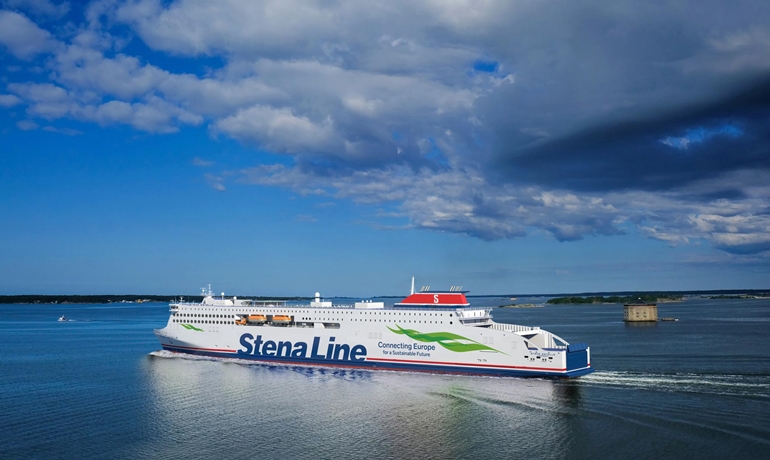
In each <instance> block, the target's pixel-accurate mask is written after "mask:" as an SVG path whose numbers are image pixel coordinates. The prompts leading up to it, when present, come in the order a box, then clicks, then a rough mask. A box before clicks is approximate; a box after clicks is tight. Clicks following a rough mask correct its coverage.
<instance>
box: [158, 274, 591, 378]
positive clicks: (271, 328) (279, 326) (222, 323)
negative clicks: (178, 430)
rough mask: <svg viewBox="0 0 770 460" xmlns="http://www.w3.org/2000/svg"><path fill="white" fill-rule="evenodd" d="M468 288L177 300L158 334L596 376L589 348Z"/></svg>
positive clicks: (217, 343)
mask: <svg viewBox="0 0 770 460" xmlns="http://www.w3.org/2000/svg"><path fill="white" fill-rule="evenodd" d="M467 292H468V291H463V290H462V288H461V287H452V288H451V289H450V290H448V291H434V290H430V287H429V286H425V287H423V288H422V289H421V290H420V291H419V292H415V290H414V279H412V288H411V293H410V294H409V296H407V297H406V298H405V299H403V300H402V301H401V302H398V303H395V304H394V305H392V306H385V304H384V302H374V301H361V302H356V303H355V304H353V305H334V304H333V303H332V302H331V301H327V300H323V299H321V296H320V294H319V293H316V295H315V299H314V300H312V301H311V302H310V303H309V305H308V304H305V305H296V304H290V303H289V302H286V301H280V300H252V299H238V298H237V297H225V295H224V293H222V295H220V296H214V295H213V293H212V292H211V287H210V286H209V288H208V290H206V289H203V292H202V294H203V300H202V301H201V302H200V303H197V302H184V301H179V302H172V303H170V304H169V309H170V312H171V314H170V317H169V319H168V323H167V324H166V327H164V328H163V329H156V330H155V335H156V336H157V337H158V339H159V340H160V343H161V345H162V347H163V349H164V350H168V351H171V352H176V353H187V354H193V355H202V356H211V357H223V358H237V359H248V360H254V361H260V362H265V363H276V364H301V365H311V366H333V367H347V368H366V369H382V370H398V371H423V372H433V373H457V374H476V375H496V376H512V377H578V376H581V375H585V374H588V373H591V372H593V369H592V367H591V350H590V348H589V347H588V346H587V345H586V344H584V343H575V344H569V343H567V342H566V341H565V340H564V339H562V338H560V337H559V336H557V335H555V334H553V333H551V332H548V331H545V330H543V329H540V328H539V327H533V326H520V325H515V324H502V323H496V322H494V321H493V320H492V315H491V313H492V309H491V308H488V307H472V306H471V305H470V303H469V302H468V300H467V299H466V296H465V294H467Z"/></svg>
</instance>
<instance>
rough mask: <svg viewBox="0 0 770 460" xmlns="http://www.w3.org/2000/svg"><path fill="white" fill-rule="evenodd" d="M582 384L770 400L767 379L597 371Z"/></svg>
mask: <svg viewBox="0 0 770 460" xmlns="http://www.w3.org/2000/svg"><path fill="white" fill-rule="evenodd" d="M580 381H581V382H583V383H587V384H589V385H596V386H603V387H619V388H634V389H649V390H654V391H663V392H677V393H711V394H719V395H731V396H743V397H753V398H760V399H765V400H768V399H770V376H766V375H734V374H691V373H674V374H645V373H637V372H615V371H597V372H594V373H593V374H590V375H587V376H584V377H582V378H581V379H580Z"/></svg>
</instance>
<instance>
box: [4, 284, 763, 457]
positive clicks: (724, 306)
mask: <svg viewBox="0 0 770 460" xmlns="http://www.w3.org/2000/svg"><path fill="white" fill-rule="evenodd" d="M387 300H391V301H392V299H386V302H387ZM544 300H545V299H520V300H519V302H535V303H540V302H543V301H544ZM471 303H472V304H474V305H479V306H480V305H487V306H497V305H501V304H507V303H510V301H509V300H508V299H505V298H494V297H488V298H472V299H471ZM658 308H659V316H661V317H676V318H679V321H678V322H659V323H652V324H647V325H631V324H625V323H623V321H622V318H623V309H622V307H621V306H619V305H580V306H546V307H543V308H529V309H526V308H522V309H506V308H496V309H494V311H493V315H494V318H495V320H496V321H498V322H510V323H517V324H526V325H537V326H541V327H543V328H544V329H546V330H549V331H551V332H554V333H555V334H557V335H559V336H561V337H563V338H564V339H566V340H567V341H569V342H586V343H588V344H589V345H590V346H591V356H592V359H591V361H592V364H593V366H594V368H595V369H596V372H595V373H593V374H591V375H588V376H585V377H581V378H578V379H574V380H547V379H516V378H495V377H466V376H451V375H434V374H424V373H401V372H388V371H364V370H362V371H356V370H334V369H328V368H324V369H320V368H313V367H302V366H275V365H263V364H255V363H253V362H247V361H241V360H230V359H209V358H198V357H182V356H180V355H176V354H172V353H168V352H164V351H160V350H159V349H160V346H159V344H158V342H157V340H156V339H155V337H154V335H153V333H152V329H153V328H160V327H163V325H164V324H165V323H166V320H167V318H168V305H167V304H161V303H149V304H110V305H72V304H70V305H0V458H68V459H69V458H126V459H135V458H161V459H162V458H208V459H216V458H249V459H262V458H266V459H269V458H308V459H319V458H366V459H400V458H545V459H589V458H625V459H631V458H639V459H648V458H666V459H688V460H690V459H692V458H770V344H768V332H770V301H768V300H705V299H689V300H686V301H683V302H676V303H661V304H659V307H658ZM62 314H64V315H66V316H67V317H69V318H71V319H73V321H71V322H57V321H56V320H57V318H58V317H59V316H61V315H62Z"/></svg>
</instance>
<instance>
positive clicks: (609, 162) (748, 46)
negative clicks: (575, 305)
mask: <svg viewBox="0 0 770 460" xmlns="http://www.w3.org/2000/svg"><path fill="white" fill-rule="evenodd" d="M546 3H557V4H558V5H547V4H546ZM760 3H761V2H736V3H735V5H734V7H733V8H732V9H731V11H729V12H726V13H724V14H720V15H714V14H707V13H708V11H709V10H713V8H711V7H710V4H709V2H706V3H703V2H695V3H693V5H692V6H693V8H694V9H692V10H688V9H687V8H685V9H682V8H681V7H679V6H676V5H679V3H676V2H675V4H672V5H671V6H669V5H668V4H667V3H666V2H663V3H661V6H660V7H659V8H650V7H647V6H644V5H638V4H636V2H620V3H617V4H616V5H615V6H613V8H608V7H607V6H606V4H605V3H604V2H581V3H580V4H575V3H574V2H558V1H557V2H537V3H532V2H510V1H500V2H495V1H492V2H485V3H476V2H467V3H466V2H431V1H426V2H403V4H402V3H399V2H387V3H382V4H376V3H374V4H367V5H364V4H359V2H328V3H322V4H318V3H316V2H300V1H280V2H279V1H265V2H239V1H235V0H228V1H221V2H217V3H215V4H203V3H199V2H192V1H172V2H162V3H161V2H156V1H150V0H141V1H132V2H120V1H112V0H110V1H94V2H90V3H86V4H80V3H68V2H50V1H47V0H35V1H20V0H5V1H0V77H1V80H0V215H2V216H3V217H2V223H1V224H0V242H2V249H1V250H0V294H23V293H82V294H91V293H147V294H177V293H188V294H192V293H195V292H197V289H198V288H199V287H200V286H203V285H205V284H207V283H211V284H212V285H213V287H214V288H215V289H216V290H217V291H225V292H228V293H236V294H252V295H309V294H311V293H313V292H315V291H316V290H320V291H321V292H322V293H323V294H324V295H351V296H369V295H384V294H398V293H403V292H406V290H407V289H408V287H409V283H410V279H411V276H416V277H417V284H418V285H426V284H429V285H431V286H432V287H433V288H448V287H449V286H451V285H463V286H464V288H466V289H470V290H471V291H472V294H497V293H519V294H521V293H564V292H589V291H618V290H691V289H742V288H746V289H749V288H767V287H769V286H770V284H769V283H768V280H770V200H769V199H770V185H768V184H770V134H769V133H770V129H769V128H770V58H768V56H770V28H769V27H768V26H767V24H770V7H768V6H765V5H763V4H760ZM715 5H716V4H715ZM554 6H557V7H556V8H554ZM696 6H697V8H695V7H696ZM714 8H716V6H714ZM212 18H215V19H216V20H212Z"/></svg>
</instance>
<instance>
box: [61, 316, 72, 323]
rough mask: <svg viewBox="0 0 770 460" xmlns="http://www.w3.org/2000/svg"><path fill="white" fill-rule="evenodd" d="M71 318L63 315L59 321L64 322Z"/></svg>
mask: <svg viewBox="0 0 770 460" xmlns="http://www.w3.org/2000/svg"><path fill="white" fill-rule="evenodd" d="M69 320H70V319H69V318H67V317H66V316H64V315H61V317H60V318H59V322H60V323H64V322H66V321H69Z"/></svg>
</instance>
